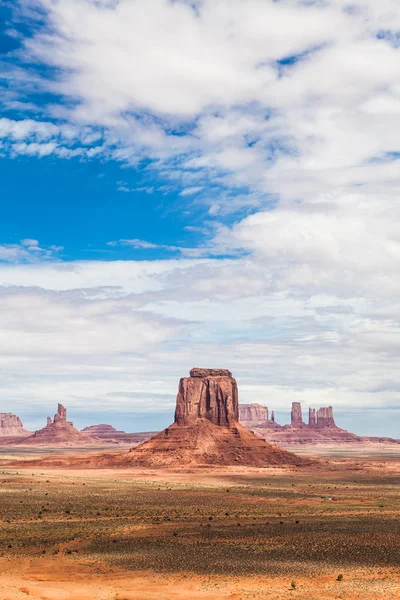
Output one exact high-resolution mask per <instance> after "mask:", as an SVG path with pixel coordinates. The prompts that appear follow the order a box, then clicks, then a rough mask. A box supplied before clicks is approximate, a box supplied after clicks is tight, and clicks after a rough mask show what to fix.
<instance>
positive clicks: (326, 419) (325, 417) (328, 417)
mask: <svg viewBox="0 0 400 600" xmlns="http://www.w3.org/2000/svg"><path fill="white" fill-rule="evenodd" d="M315 425H316V426H317V427H336V423H335V419H334V418H333V408H332V406H327V407H322V408H319V409H318V410H317V422H316V424H315Z"/></svg>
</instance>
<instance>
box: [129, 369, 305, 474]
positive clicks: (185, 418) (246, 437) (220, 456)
mask: <svg viewBox="0 0 400 600" xmlns="http://www.w3.org/2000/svg"><path fill="white" fill-rule="evenodd" d="M238 418H239V403H238V389H237V384H236V380H235V379H234V378H233V377H232V374H231V372H230V371H228V370H226V369H198V368H196V369H192V370H191V371H190V377H183V378H182V379H181V380H180V382H179V388H178V395H177V399H176V411H175V422H174V423H173V425H171V426H170V427H168V428H167V429H165V430H164V431H162V432H160V433H159V434H157V435H156V436H155V437H153V438H152V439H151V440H149V441H147V442H145V443H143V444H141V445H140V446H138V447H137V448H136V449H134V450H132V451H131V453H130V454H131V461H132V462H134V463H136V464H143V465H147V466H156V465H160V466H161V465H162V466H166V465H183V464H215V465H251V466H259V467H260V466H268V465H300V464H303V463H304V460H303V459H301V458H299V457H297V456H296V455H294V454H291V453H290V452H286V451H285V450H282V449H280V448H276V447H274V446H272V445H270V444H268V443H267V442H265V441H264V440H261V439H260V438H258V437H257V436H256V435H254V434H253V433H252V432H250V431H249V430H248V429H246V428H245V427H244V426H243V425H241V424H240V423H239V422H238Z"/></svg>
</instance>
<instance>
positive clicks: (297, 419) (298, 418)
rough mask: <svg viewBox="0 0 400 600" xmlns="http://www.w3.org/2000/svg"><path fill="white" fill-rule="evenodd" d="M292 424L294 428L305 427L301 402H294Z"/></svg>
mask: <svg viewBox="0 0 400 600" xmlns="http://www.w3.org/2000/svg"><path fill="white" fill-rule="evenodd" d="M290 416H291V424H292V426H293V427H302V426H303V425H304V422H303V415H302V412H301V404H300V402H292V412H291V415H290Z"/></svg>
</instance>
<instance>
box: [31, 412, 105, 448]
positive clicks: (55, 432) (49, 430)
mask: <svg viewBox="0 0 400 600" xmlns="http://www.w3.org/2000/svg"><path fill="white" fill-rule="evenodd" d="M21 443H23V444H24V445H25V444H27V445H32V446H48V447H51V446H90V445H93V444H95V443H98V440H97V439H96V438H95V437H93V436H91V435H89V434H87V433H83V432H81V431H78V429H75V427H74V425H73V423H71V422H70V421H67V409H66V408H65V407H64V406H63V405H62V404H59V405H58V408H57V412H56V414H55V415H54V419H53V420H52V419H51V418H50V417H47V425H46V427H43V429H39V430H38V431H35V433H34V434H33V435H31V436H30V437H28V438H26V439H25V440H23V442H21Z"/></svg>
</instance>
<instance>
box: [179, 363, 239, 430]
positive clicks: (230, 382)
mask: <svg viewBox="0 0 400 600" xmlns="http://www.w3.org/2000/svg"><path fill="white" fill-rule="evenodd" d="M201 418H204V419H208V420H209V421H211V423H214V425H220V426H222V427H230V426H231V425H232V424H233V423H235V422H236V421H238V420H239V400H238V389H237V384H236V379H234V378H233V377H232V373H231V372H230V371H228V370H227V369H198V368H195V369H192V370H191V371H190V377H182V379H181V380H180V382H179V388H178V395H177V398H176V410H175V423H177V424H178V425H189V424H190V423H191V422H193V421H194V420H195V419H201Z"/></svg>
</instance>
